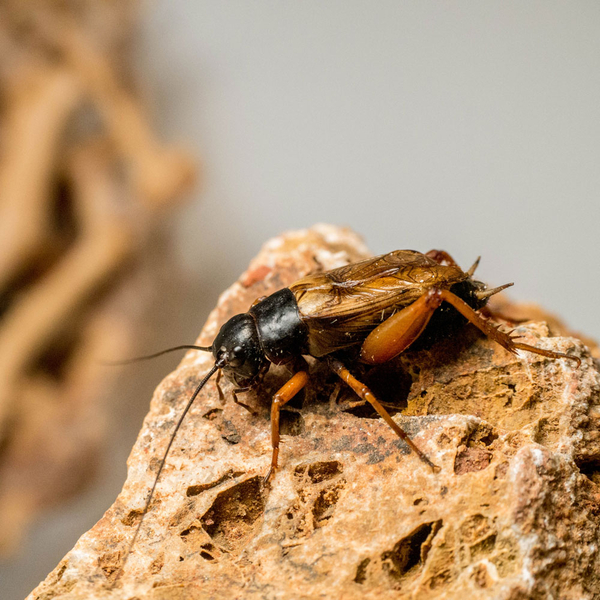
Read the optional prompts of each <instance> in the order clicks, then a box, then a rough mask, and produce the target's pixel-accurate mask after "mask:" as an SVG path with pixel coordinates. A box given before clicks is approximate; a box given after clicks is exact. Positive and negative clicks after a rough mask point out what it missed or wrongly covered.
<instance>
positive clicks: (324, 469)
mask: <svg viewBox="0 0 600 600" xmlns="http://www.w3.org/2000/svg"><path fill="white" fill-rule="evenodd" d="M342 471H343V467H342V464H341V463H340V462H338V461H337V460H332V461H328V462H316V463H309V464H303V465H298V466H297V467H296V468H295V469H294V476H295V477H298V478H304V477H305V476H308V478H309V479H310V481H311V483H321V482H322V481H327V480H328V479H333V478H334V477H336V476H337V475H340V474H341V473H342Z"/></svg>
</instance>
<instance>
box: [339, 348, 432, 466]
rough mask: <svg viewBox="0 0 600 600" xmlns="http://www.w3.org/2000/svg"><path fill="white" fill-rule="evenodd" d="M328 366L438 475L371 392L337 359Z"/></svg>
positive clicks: (427, 459)
mask: <svg viewBox="0 0 600 600" xmlns="http://www.w3.org/2000/svg"><path fill="white" fill-rule="evenodd" d="M328 363H329V366H330V367H331V370H332V371H333V372H334V373H335V374H336V375H338V376H339V377H340V378H341V380H342V381H344V382H345V383H346V384H348V385H349V386H350V387H351V388H352V389H353V390H354V391H355V392H356V393H357V394H358V396H359V397H360V398H362V399H363V400H366V401H367V402H369V403H370V404H371V406H373V408H374V409H375V410H376V411H377V412H378V413H379V416H380V417H381V418H382V419H383V420H384V421H385V422H386V423H387V424H388V425H389V426H390V427H391V428H392V429H393V430H394V432H395V433H396V435H397V436H398V437H399V438H400V439H402V440H404V442H405V443H406V444H407V445H408V446H409V448H410V449H411V450H412V451H413V452H414V453H415V454H416V455H417V456H418V457H419V458H420V459H421V460H422V461H423V462H425V463H427V464H428V465H429V466H430V467H431V469H432V470H433V472H434V473H438V472H439V471H440V467H438V466H437V465H434V464H433V463H432V462H431V461H430V460H429V458H427V456H426V455H425V454H424V453H423V452H422V451H421V450H419V448H418V447H417V446H416V445H415V443H414V442H413V441H412V440H411V439H410V437H408V434H407V433H406V431H404V429H402V427H400V426H399V425H398V424H397V423H396V422H395V421H394V420H393V419H392V417H390V415H389V413H388V412H387V411H386V410H385V408H383V406H382V405H381V404H380V402H379V401H378V400H377V398H375V396H374V395H373V392H371V390H370V389H369V388H368V387H367V386H366V385H365V384H364V383H362V382H360V381H358V379H356V378H355V377H354V376H353V375H352V374H351V373H350V371H348V369H347V368H346V367H345V366H344V365H343V363H342V362H341V361H340V360H338V359H337V358H331V357H330V358H329V359H328Z"/></svg>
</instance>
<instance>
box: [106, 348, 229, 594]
mask: <svg viewBox="0 0 600 600" xmlns="http://www.w3.org/2000/svg"><path fill="white" fill-rule="evenodd" d="M224 363H225V361H224V360H222V361H217V362H216V363H215V364H214V365H213V366H212V367H211V369H210V371H209V372H208V373H207V374H206V375H205V376H204V377H203V378H202V381H200V383H199V384H198V385H197V386H196V389H195V390H194V393H193V394H192V397H191V398H190V399H189V400H188V403H187V404H186V406H185V408H184V409H183V412H182V413H181V416H180V417H179V420H178V421H177V425H175V429H174V430H173V433H172V435H171V439H170V440H169V443H168V444H167V449H166V450H165V453H164V455H163V457H162V460H161V461H160V466H159V467H158V472H157V473H156V477H155V478H154V484H153V485H152V489H151V490H150V493H149V494H148V497H147V498H146V504H145V505H144V510H143V511H142V516H141V518H140V522H139V523H138V526H137V529H136V530H135V533H134V534H133V538H132V540H131V542H130V543H129V547H128V548H127V552H126V554H125V558H124V559H123V563H122V564H121V566H120V567H119V570H118V572H117V575H116V576H115V579H114V581H113V585H115V584H116V583H117V581H119V578H120V577H121V575H122V574H123V570H124V569H125V565H126V564H127V559H128V558H129V555H130V554H131V551H132V550H133V546H134V545H135V542H136V541H137V538H138V535H139V533H140V530H141V528H142V523H143V522H144V517H145V516H146V514H147V513H148V509H149V508H150V502H152V498H153V497H154V491H155V490H156V485H157V484H158V479H159V478H160V474H161V473H162V470H163V467H164V466H165V463H166V462H167V456H168V454H169V450H171V446H172V445H173V442H174V440H175V436H176V435H177V432H178V431H179V428H180V427H181V424H182V423H183V419H184V418H185V416H186V415H187V413H188V411H189V410H190V408H191V407H192V404H193V403H194V400H195V399H196V397H197V396H198V394H199V393H200V390H202V388H203V387H204V385H205V384H206V382H207V381H208V380H209V379H210V378H211V377H212V376H213V375H214V374H215V372H216V371H217V370H218V369H220V368H221V367H222V366H223V365H224Z"/></svg>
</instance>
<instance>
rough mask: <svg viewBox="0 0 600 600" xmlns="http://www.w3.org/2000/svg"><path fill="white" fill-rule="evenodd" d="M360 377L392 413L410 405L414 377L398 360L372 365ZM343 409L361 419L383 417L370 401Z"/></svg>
mask: <svg viewBox="0 0 600 600" xmlns="http://www.w3.org/2000/svg"><path fill="white" fill-rule="evenodd" d="M359 379H360V380H361V381H363V382H364V383H365V385H367V387H368V388H369V389H370V390H371V391H372V392H373V394H374V395H375V397H376V398H377V400H379V402H381V404H383V406H384V407H385V409H386V410H387V412H388V413H390V414H391V415H395V414H397V413H399V412H401V411H402V410H404V409H405V408H406V407H407V406H408V396H409V393H410V388H411V386H412V383H413V379H412V377H411V376H410V375H409V374H408V373H406V372H405V371H404V370H402V368H401V367H400V365H399V364H398V362H397V361H393V360H392V361H389V362H387V363H384V364H382V365H377V366H375V367H371V368H370V369H369V370H368V371H367V372H365V373H364V374H362V375H360V377H359ZM353 398H355V399H356V396H355V395H353ZM343 411H344V412H347V413H350V414H352V415H354V416H355V417H359V418H361V419H379V418H381V417H380V416H379V414H378V413H377V411H376V410H375V409H374V408H373V407H372V406H371V405H370V404H369V403H368V402H366V403H365V404H361V405H359V406H354V407H350V408H345V409H343Z"/></svg>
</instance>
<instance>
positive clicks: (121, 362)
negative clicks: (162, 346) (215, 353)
mask: <svg viewBox="0 0 600 600" xmlns="http://www.w3.org/2000/svg"><path fill="white" fill-rule="evenodd" d="M176 350H202V351H203V352H212V346H194V345H193V344H183V345H182V346H173V348H167V349H166V350H161V351H160V352H155V353H154V354H146V355H145V356H135V357H134V358H126V359H125V360H115V361H112V360H108V361H103V364H105V365H109V366H118V365H129V364H131V363H135V362H138V361H140V360H149V359H151V358H157V357H158V356H162V355H163V354H168V353H169V352H175V351H176Z"/></svg>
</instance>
